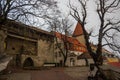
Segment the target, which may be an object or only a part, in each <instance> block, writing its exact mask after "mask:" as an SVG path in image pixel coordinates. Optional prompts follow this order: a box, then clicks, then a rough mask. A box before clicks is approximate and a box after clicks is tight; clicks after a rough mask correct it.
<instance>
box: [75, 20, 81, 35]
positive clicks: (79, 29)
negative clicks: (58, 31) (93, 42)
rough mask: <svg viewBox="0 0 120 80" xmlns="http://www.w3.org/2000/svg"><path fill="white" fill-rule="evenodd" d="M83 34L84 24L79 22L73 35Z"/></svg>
mask: <svg viewBox="0 0 120 80" xmlns="http://www.w3.org/2000/svg"><path fill="white" fill-rule="evenodd" d="M82 34H83V30H82V25H81V24H80V23H79V22H78V23H77V25H76V28H75V30H74V32H73V36H79V35H82Z"/></svg>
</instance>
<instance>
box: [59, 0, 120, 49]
mask: <svg viewBox="0 0 120 80" xmlns="http://www.w3.org/2000/svg"><path fill="white" fill-rule="evenodd" d="M57 1H58V6H59V8H60V10H61V12H62V13H63V15H64V16H67V15H68V13H69V10H70V9H69V8H68V5H69V4H68V3H69V2H68V1H69V0H57ZM76 1H77V0H71V4H74V5H77V6H79V4H78V3H75V2H76ZM88 3H89V4H88V7H87V8H88V12H89V13H88V16H87V17H88V20H87V25H86V26H87V30H88V31H90V30H94V33H93V34H94V35H96V34H97V33H98V30H99V27H98V26H99V19H98V16H97V14H96V12H95V10H96V4H95V3H94V2H93V0H89V2H88ZM119 13H120V10H119V11H118V12H117V13H115V15H114V14H113V16H109V15H108V17H115V16H117V18H118V19H120V16H119V15H120V14H119ZM70 19H72V21H73V23H74V25H73V27H72V30H74V29H75V26H76V24H77V22H76V21H75V19H74V18H70ZM91 41H92V42H94V44H97V41H98V40H97V37H96V38H91ZM108 49H109V48H108Z"/></svg>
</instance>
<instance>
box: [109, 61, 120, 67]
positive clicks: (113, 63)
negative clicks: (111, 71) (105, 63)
mask: <svg viewBox="0 0 120 80" xmlns="http://www.w3.org/2000/svg"><path fill="white" fill-rule="evenodd" d="M109 64H110V65H112V66H115V67H118V68H120V62H110V63H109Z"/></svg>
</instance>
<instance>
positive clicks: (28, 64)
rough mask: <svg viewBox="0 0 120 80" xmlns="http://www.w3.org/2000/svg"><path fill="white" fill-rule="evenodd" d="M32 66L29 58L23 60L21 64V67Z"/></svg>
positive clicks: (32, 63)
mask: <svg viewBox="0 0 120 80" xmlns="http://www.w3.org/2000/svg"><path fill="white" fill-rule="evenodd" d="M33 66H34V62H33V60H32V59H31V58H30V57H29V58H27V59H25V61H24V63H23V67H33Z"/></svg>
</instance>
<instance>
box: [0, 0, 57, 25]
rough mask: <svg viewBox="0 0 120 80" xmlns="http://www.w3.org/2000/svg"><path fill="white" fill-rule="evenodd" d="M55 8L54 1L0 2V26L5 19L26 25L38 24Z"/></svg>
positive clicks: (23, 0)
mask: <svg viewBox="0 0 120 80" xmlns="http://www.w3.org/2000/svg"><path fill="white" fill-rule="evenodd" d="M54 7H56V2H55V1H54V0H0V24H2V23H4V22H5V20H6V19H12V20H17V21H20V22H23V23H26V24H29V23H33V24H34V23H36V22H38V23H39V22H40V18H44V17H45V16H44V15H48V14H49V13H48V12H50V11H49V10H52V9H53V8H54Z"/></svg>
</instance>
